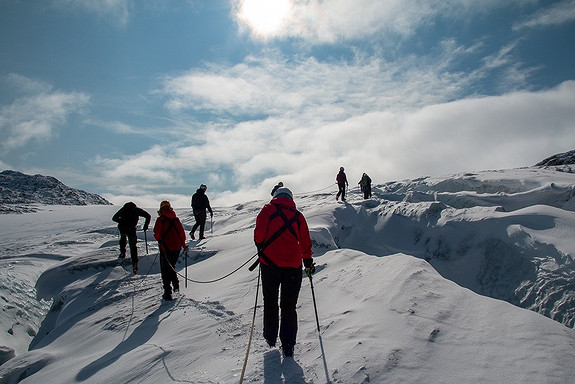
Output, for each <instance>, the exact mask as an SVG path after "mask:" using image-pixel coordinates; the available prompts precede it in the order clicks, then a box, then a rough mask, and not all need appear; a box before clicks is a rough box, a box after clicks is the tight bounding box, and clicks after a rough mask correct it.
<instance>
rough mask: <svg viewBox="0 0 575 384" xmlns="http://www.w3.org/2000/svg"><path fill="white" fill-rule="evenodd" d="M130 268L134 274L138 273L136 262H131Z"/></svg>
mask: <svg viewBox="0 0 575 384" xmlns="http://www.w3.org/2000/svg"><path fill="white" fill-rule="evenodd" d="M132 269H133V270H134V275H137V274H138V263H134V264H132Z"/></svg>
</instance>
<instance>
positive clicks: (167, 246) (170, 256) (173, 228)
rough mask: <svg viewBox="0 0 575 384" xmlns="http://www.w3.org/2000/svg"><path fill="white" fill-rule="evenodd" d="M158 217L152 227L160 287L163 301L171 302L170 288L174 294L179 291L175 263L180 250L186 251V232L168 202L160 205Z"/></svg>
mask: <svg viewBox="0 0 575 384" xmlns="http://www.w3.org/2000/svg"><path fill="white" fill-rule="evenodd" d="M158 215H159V217H158V218H157V219H156V224H155V225H154V238H155V239H156V240H157V241H158V244H159V246H160V271H161V273H162V285H163V286H164V295H163V296H162V298H163V299H164V300H172V287H173V288H174V292H178V291H179V290H180V282H179V280H178V274H177V273H176V269H175V268H176V262H177V261H178V257H179V256H180V250H181V249H182V248H184V250H185V251H186V252H187V251H188V246H187V245H186V231H185V230H184V227H183V226H182V223H181V222H180V219H178V217H177V216H176V213H175V212H174V210H173V209H172V206H171V205H170V202H169V201H162V202H161V203H160V210H159V211H158Z"/></svg>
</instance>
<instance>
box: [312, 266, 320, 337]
mask: <svg viewBox="0 0 575 384" xmlns="http://www.w3.org/2000/svg"><path fill="white" fill-rule="evenodd" d="M309 284H310V286H311V297H312V299H313V309H314V311H315V322H316V324H317V331H318V332H320V330H319V316H318V315H317V304H316V303H315V291H314V289H313V280H312V278H311V275H310V276H309Z"/></svg>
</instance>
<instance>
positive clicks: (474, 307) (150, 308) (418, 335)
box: [0, 168, 575, 384]
mask: <svg viewBox="0 0 575 384" xmlns="http://www.w3.org/2000/svg"><path fill="white" fill-rule="evenodd" d="M574 177H575V175H574V174H569V173H566V172H559V171H556V170H553V169H549V168H527V169H521V170H509V171H497V172H494V171H491V172H475V173H473V174H465V175H455V176H446V177H443V178H435V179H432V178H422V179H419V180H414V181H412V182H409V181H404V182H401V183H388V184H381V185H378V186H376V187H375V188H374V197H373V198H372V199H368V200H363V199H362V198H361V196H360V195H359V193H357V192H356V191H354V190H352V191H350V193H349V198H348V201H347V202H346V203H342V202H336V201H335V191H334V192H333V194H327V193H322V194H312V193H303V194H300V195H298V194H297V191H295V192H296V195H295V196H296V198H295V201H296V204H297V206H298V208H299V209H300V210H301V211H302V213H303V214H304V216H305V217H306V219H307V221H308V224H309V226H310V230H311V236H312V241H313V251H314V260H315V262H316V264H317V268H316V273H315V275H314V277H313V285H314V291H313V292H314V295H315V302H314V300H313V299H312V297H313V296H312V290H311V286H310V281H309V279H307V278H304V280H303V284H302V287H301V292H300V298H299V302H298V320H299V330H298V342H297V345H296V348H295V358H293V359H292V358H283V357H282V356H281V353H280V352H279V350H278V349H277V348H270V347H268V346H267V344H266V343H265V341H264V340H263V337H262V305H261V303H262V299H261V287H259V286H258V282H259V277H258V271H257V270H255V271H253V272H250V271H248V269H247V267H248V265H249V264H251V260H252V259H253V257H254V256H255V247H254V244H253V228H254V223H255V217H256V215H257V213H258V212H259V209H260V208H261V207H262V206H263V204H265V203H266V202H265V201H256V202H249V203H245V204H243V205H241V206H233V207H228V208H226V207H217V208H215V210H214V211H215V215H214V227H213V228H209V227H208V228H207V231H206V232H207V233H209V235H208V238H207V239H205V240H201V241H198V240H196V241H188V245H189V246H190V252H189V257H188V258H187V259H186V262H184V257H183V256H182V257H181V258H180V261H179V263H178V264H177V266H176V269H177V270H178V272H179V274H180V288H181V292H180V293H179V294H177V295H175V297H176V300H174V301H172V302H165V301H163V300H162V299H161V295H162V287H161V281H160V274H159V265H158V264H159V263H158V257H159V256H158V248H157V244H156V243H155V242H153V241H151V239H150V238H149V237H150V236H148V240H150V241H149V242H148V248H149V252H148V253H147V254H146V247H145V244H144V242H143V239H144V238H145V236H144V234H143V232H141V231H138V239H139V242H138V251H139V257H140V262H139V264H140V275H137V276H134V275H133V274H132V272H131V268H130V260H129V259H126V260H125V261H124V262H119V261H118V258H117V254H118V243H117V242H118V237H117V233H116V231H115V229H114V225H113V223H112V222H111V221H110V217H111V214H112V213H113V212H114V211H115V210H116V209H117V207H105V206H103V207H101V208H99V209H96V208H95V207H73V208H65V207H55V208H54V209H53V210H51V211H43V212H38V213H34V214H31V215H10V216H11V217H9V218H10V220H7V219H6V218H8V215H4V217H3V218H2V217H0V229H1V230H2V231H0V241H1V242H2V243H3V244H4V245H5V250H4V251H3V253H2V255H1V256H0V260H5V261H7V260H25V261H26V262H27V263H24V262H22V263H15V264H14V269H13V270H14V271H16V270H17V268H21V267H22V268H27V269H30V272H33V273H35V274H36V276H38V275H39V276H40V277H39V278H38V279H37V281H36V285H35V288H36V292H35V293H36V295H35V296H37V297H41V298H43V299H44V302H45V301H46V300H50V303H51V306H50V310H49V311H48V313H47V314H46V315H45V316H44V317H43V321H42V324H41V326H40V327H39V328H37V327H34V326H33V324H32V325H31V326H30V328H31V329H33V331H34V332H35V336H34V337H33V340H32V343H31V344H30V349H29V351H28V352H25V351H22V352H19V353H16V356H15V357H14V358H12V359H11V360H9V361H7V362H6V363H4V364H3V365H1V366H0V384H12V383H14V384H15V383H22V384H30V383H38V382H42V383H44V382H46V383H83V384H86V383H103V382H105V383H108V382H109V383H112V382H121V383H143V384H156V383H164V382H186V383H237V382H238V381H239V376H240V374H241V373H242V366H243V362H244V359H245V357H246V353H247V351H248V343H249V342H250V331H251V329H252V328H251V327H252V318H253V316H254V309H255V323H254V324H253V326H254V331H253V338H252V339H251V344H250V350H249V354H248V361H247V365H246V371H245V380H244V382H246V383H248V382H249V383H334V384H348V383H368V382H371V383H397V382H402V383H422V382H431V383H435V382H437V383H453V384H460V383H483V382H484V383H523V382H534V383H541V382H546V383H568V382H571V381H572V379H573V377H575V366H574V365H573V361H575V349H574V348H573V346H574V345H575V330H573V329H572V328H570V327H571V326H572V321H573V317H574V313H573V308H574V302H573V292H574V291H575V288H574V287H573V282H574V281H575V278H574V276H573V256H574V255H575V244H573V234H574V233H575V216H574V215H575V212H573V209H572V206H573V205H572V204H573V195H572V193H571V194H570V192H569V191H572V188H573V185H575V179H574ZM441 181H443V182H441ZM455 186H457V187H455ZM478 186H481V188H478ZM497 186H506V187H505V188H502V191H501V192H497V191H496V190H497V188H498V187H497ZM458 188H459V189H458ZM473 188H475V189H473ZM447 189H449V191H447ZM177 211H178V216H179V217H180V218H181V219H182V222H183V224H184V227H186V228H187V229H189V228H190V226H191V225H192V224H193V222H194V218H193V215H191V213H190V212H189V210H177ZM22 228H25V229H26V230H23V229H22ZM42 251H43V252H42ZM38 255H45V257H44V258H41V259H39V260H42V261H43V262H46V263H48V264H47V265H40V264H39V263H31V262H29V260H28V259H32V258H33V257H34V256H38ZM34 259H35V260H36V259H38V258H36V257H34ZM246 262H249V264H246ZM186 265H188V267H187V269H186V267H185V266H186ZM242 265H244V266H243V267H241V266H242ZM238 267H241V268H239V269H238ZM184 276H188V279H189V281H187V284H186V282H185V281H184ZM223 276H226V277H225V278H223V279H218V278H220V277H223ZM0 277H2V278H4V275H0ZM9 278H11V279H16V278H17V276H16V275H10V277H9ZM216 280H217V282H215V283H206V282H207V281H216ZM7 286H8V285H7ZM12 286H13V287H14V289H16V288H18V289H30V287H28V288H22V285H19V284H14V285H12ZM19 287H20V288H19ZM256 293H257V294H258V295H259V296H258V297H257V300H256ZM13 295H14V290H12V291H10V290H8V291H7V294H6V295H5V297H6V301H7V302H11V301H14V302H15V301H16V299H17V298H15V297H13ZM33 296H34V295H28V296H27V297H29V298H28V300H32V297H33ZM494 298H495V299H494ZM520 307H522V308H520ZM30 308H33V307H32V306H30ZM526 308H528V309H531V310H527V309H526ZM316 309H317V314H318V317H317V319H316V317H315V313H316V312H315V310H316ZM32 311H34V309H30V312H32ZM544 315H545V316H547V317H545V316H544ZM552 319H554V320H552ZM317 322H319V324H320V327H319V328H320V329H319V333H318V330H317ZM561 323H563V324H561ZM2 324H4V320H3V323H2ZM29 337H31V336H29V335H28V338H29Z"/></svg>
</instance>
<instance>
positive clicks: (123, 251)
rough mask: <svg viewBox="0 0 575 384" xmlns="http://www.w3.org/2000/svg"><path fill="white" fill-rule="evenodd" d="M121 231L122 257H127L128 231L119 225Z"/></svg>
mask: <svg viewBox="0 0 575 384" xmlns="http://www.w3.org/2000/svg"><path fill="white" fill-rule="evenodd" d="M118 230H119V231H120V257H121V258H122V259H123V258H124V257H126V232H124V230H123V229H122V228H120V227H118Z"/></svg>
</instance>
